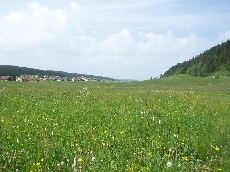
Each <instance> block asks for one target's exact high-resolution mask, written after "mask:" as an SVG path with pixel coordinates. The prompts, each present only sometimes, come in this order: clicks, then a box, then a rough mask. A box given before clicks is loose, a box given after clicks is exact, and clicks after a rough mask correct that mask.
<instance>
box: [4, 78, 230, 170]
mask: <svg viewBox="0 0 230 172" xmlns="http://www.w3.org/2000/svg"><path fill="white" fill-rule="evenodd" d="M157 82H160V81H157ZM161 82H164V81H161ZM178 82H181V84H182V83H183V81H178ZM155 84H156V83H155ZM155 84H154V82H153V81H151V82H148V83H142V84H141V83H136V84H135V83H97V82H95V83H72V82H71V83H70V82H66V83H55V82H47V83H46V82H44V83H36V84H32V83H10V82H9V83H0V89H1V91H0V114H1V116H0V122H1V123H0V124H1V129H0V171H219V170H222V171H228V170H229V169H230V162H229V159H230V147H229V145H230V141H229V140H230V134H229V133H230V132H229V130H230V118H229V115H230V114H229V112H230V101H229V100H230V98H229V97H230V96H229V95H230V92H229V90H228V88H229V87H228V86H226V87H225V88H226V89H223V87H222V86H220V88H221V89H219V90H218V89H217V88H218V87H216V88H215V89H214V90H204V89H205V86H203V88H202V89H200V86H199V89H191V88H190V87H188V86H187V87H184V86H183V88H184V89H183V90H178V89H177V88H178V87H177V88H176V87H175V89H171V88H172V85H170V86H169V87H170V89H165V87H164V86H165V84H162V87H164V89H159V88H160V85H158V86H159V87H156V85H155ZM179 85H180V84H179ZM220 85H221V84H220ZM186 88H187V89H186ZM210 88H211V87H210Z"/></svg>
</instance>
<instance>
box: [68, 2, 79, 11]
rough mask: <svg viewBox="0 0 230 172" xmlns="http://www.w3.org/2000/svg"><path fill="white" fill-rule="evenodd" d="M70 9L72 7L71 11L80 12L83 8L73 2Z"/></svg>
mask: <svg viewBox="0 0 230 172" xmlns="http://www.w3.org/2000/svg"><path fill="white" fill-rule="evenodd" d="M70 7H71V9H72V11H73V12H75V11H78V10H80V8H81V7H80V5H79V4H77V3H76V2H71V3H70Z"/></svg>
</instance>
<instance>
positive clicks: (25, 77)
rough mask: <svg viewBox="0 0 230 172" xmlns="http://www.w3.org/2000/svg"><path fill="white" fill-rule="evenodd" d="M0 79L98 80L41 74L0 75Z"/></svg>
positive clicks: (33, 80) (19, 80)
mask: <svg viewBox="0 0 230 172" xmlns="http://www.w3.org/2000/svg"><path fill="white" fill-rule="evenodd" d="M0 81H18V82H40V81H58V82H61V81H98V80H97V79H96V78H86V77H84V76H81V77H61V76H47V75H45V76H43V77H41V76H40V77H39V76H37V75H21V76H16V77H15V76H0Z"/></svg>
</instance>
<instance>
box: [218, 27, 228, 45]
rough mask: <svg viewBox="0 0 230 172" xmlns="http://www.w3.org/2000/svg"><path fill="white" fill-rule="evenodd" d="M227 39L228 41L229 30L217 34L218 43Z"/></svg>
mask: <svg viewBox="0 0 230 172" xmlns="http://www.w3.org/2000/svg"><path fill="white" fill-rule="evenodd" d="M228 39H230V30H227V31H226V32H224V33H221V34H219V36H218V38H217V41H218V42H219V43H220V42H223V41H227V40H228Z"/></svg>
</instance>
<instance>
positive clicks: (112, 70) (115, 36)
mask: <svg viewBox="0 0 230 172" xmlns="http://www.w3.org/2000/svg"><path fill="white" fill-rule="evenodd" d="M0 3H1V6H0V64H8V65H17V66H26V67H33V68H39V69H52V70H62V71H67V72H76V73H84V74H93V75H100V76H107V77H113V78H116V79H137V80H146V79H149V78H150V77H159V76H160V74H163V73H164V72H165V71H166V70H167V69H168V68H170V67H171V66H172V65H175V64H177V63H179V62H183V61H185V60H189V59H191V58H192V57H194V56H196V55H198V54H200V53H202V52H203V51H205V50H207V49H209V48H211V47H213V46H215V45H217V44H220V43H222V42H223V41H226V40H227V39H229V38H230V22H229V21H230V1H228V0H219V1H216V0H194V1H188V0H142V1H140V0H116V1H111V0H77V1H74V0H71V1H69V0H49V1H47V0H37V1H36V0H35V1H31V0H17V1H15V0H0Z"/></svg>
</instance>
